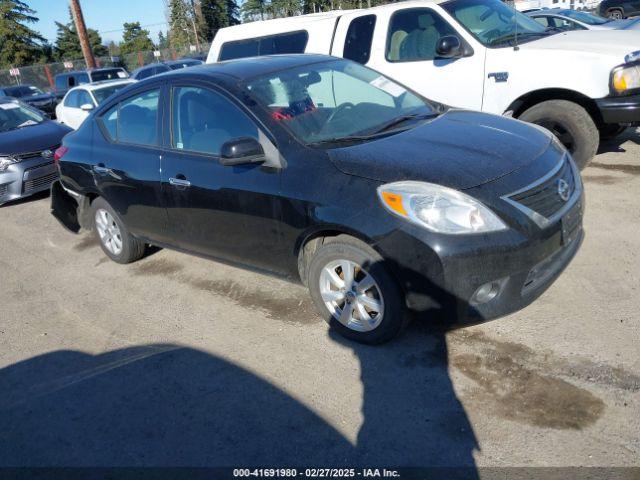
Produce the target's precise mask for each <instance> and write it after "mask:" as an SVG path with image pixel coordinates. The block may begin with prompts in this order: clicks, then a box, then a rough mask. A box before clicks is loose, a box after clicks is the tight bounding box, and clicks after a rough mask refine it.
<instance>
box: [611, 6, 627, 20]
mask: <svg viewBox="0 0 640 480" xmlns="http://www.w3.org/2000/svg"><path fill="white" fill-rule="evenodd" d="M607 17H608V18H610V19H611V20H622V19H623V18H624V14H623V13H622V10H620V9H618V8H613V9H611V10H609V11H608V12H607Z"/></svg>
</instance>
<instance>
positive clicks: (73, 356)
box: [0, 332, 477, 471]
mask: <svg viewBox="0 0 640 480" xmlns="http://www.w3.org/2000/svg"><path fill="white" fill-rule="evenodd" d="M336 340H337V341H340V342H345V341H344V340H341V339H336ZM345 345H349V346H351V348H353V352H354V354H355V355H357V356H358V358H359V360H360V365H361V378H362V383H363V388H364V399H363V406H362V413H363V416H364V423H363V425H362V427H361V428H360V432H359V435H358V440H357V444H356V445H353V444H352V443H351V442H349V441H348V440H347V439H346V438H345V437H344V436H343V435H342V434H341V433H340V432H339V431H338V430H336V429H335V428H334V427H333V426H331V425H330V424H329V423H327V421H325V420H324V419H323V418H321V417H320V416H318V415H317V414H316V413H314V412H313V411H312V410H310V409H309V408H308V407H307V406H305V405H303V404H302V403H300V402H299V401H298V400H296V399H294V398H293V397H292V396H290V395H288V394H287V393H285V392H284V391H282V390H281V389H279V388H277V387H275V386H274V385H272V384H270V383H269V382H267V381H265V380H264V379H261V378H259V377H258V376H256V375H254V374H253V373H251V372H249V371H247V370H245V369H242V368H240V367H238V366H236V365H233V364H232V363H230V362H228V361H226V360H223V359H221V358H219V357H216V356H214V355H211V354H208V353H205V352H202V351H198V350H194V349H191V348H186V347H181V346H176V345H148V346H136V347H132V348H125V349H121V350H116V351H112V352H108V353H104V354H100V355H90V354H87V353H83V352H77V351H57V352H52V353H48V354H45V355H42V356H39V357H35V358H31V359H29V360H26V361H23V362H20V363H17V364H14V365H11V366H9V367H6V368H4V369H2V370H0V391H1V392H2V396H1V397H0V432H2V434H1V438H2V442H0V465H1V466H185V465H186V466H247V465H256V466H257V465H262V466H266V465H272V466H280V467H282V466H286V465H298V466H302V465H306V466H310V465H311V466H341V465H342V466H357V465H361V466H366V465H368V466H371V465H374V466H393V465H395V466H426V465H442V466H453V465H455V466H467V467H473V465H474V459H473V456H472V452H473V450H474V449H475V448H477V442H476V439H475V436H474V433H473V431H472V429H471V426H470V424H469V421H468V419H467V416H466V414H465V411H464V409H463V407H462V405H461V404H460V402H459V401H458V399H457V397H456V394H455V392H454V390H453V388H452V384H451V381H450V379H449V374H448V366H447V348H446V343H445V341H444V336H443V335H440V334H437V333H436V334H422V333H420V332H416V333H415V334H412V335H411V338H408V339H407V341H406V342H395V343H392V344H389V345H386V346H384V347H381V348H375V347H365V346H362V345H357V344H353V343H345ZM417 351H419V352H422V356H421V357H420V359H419V362H420V365H419V368H416V365H415V364H411V365H408V364H407V359H411V358H414V357H412V355H414V354H415V352H417ZM425 351H426V352H427V355H426V356H425V355H424V352H425ZM414 363H415V362H414ZM407 369H408V370H407ZM403 370H404V371H403ZM304 381H305V382H312V383H313V382H314V379H313V378H307V379H304ZM338 381H339V379H338ZM332 394H333V393H332V392H323V393H322V395H327V396H330V395H332ZM337 403H338V404H340V402H337ZM347 405H348V402H345V409H344V411H342V412H337V413H338V414H337V415H336V416H335V417H336V418H340V417H342V416H349V415H357V414H358V411H357V410H356V411H353V412H351V411H349V409H348V407H347ZM471 471H473V470H471Z"/></svg>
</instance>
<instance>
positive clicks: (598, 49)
mask: <svg viewBox="0 0 640 480" xmlns="http://www.w3.org/2000/svg"><path fill="white" fill-rule="evenodd" d="M639 45H640V32H639V31H636V30H574V31H571V32H563V33H556V34H555V35H549V36H547V37H543V38H541V39H539V40H534V41H532V42H527V43H523V44H522V45H520V48H521V49H522V50H555V51H565V52H573V53H580V54H583V55H587V56H591V57H598V58H602V57H603V56H608V57H611V59H612V62H613V63H614V64H615V65H619V64H621V63H624V61H625V60H624V57H625V56H626V55H628V54H630V53H631V52H634V51H636V50H638V46H639Z"/></svg>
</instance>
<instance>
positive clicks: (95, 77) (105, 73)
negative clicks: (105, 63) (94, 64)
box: [91, 68, 127, 82]
mask: <svg viewBox="0 0 640 480" xmlns="http://www.w3.org/2000/svg"><path fill="white" fill-rule="evenodd" d="M119 78H127V74H126V72H125V71H124V70H122V69H121V68H113V69H109V70H96V71H95V72H91V80H92V81H93V82H103V81H105V80H117V79H119Z"/></svg>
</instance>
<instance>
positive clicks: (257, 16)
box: [240, 0, 271, 22]
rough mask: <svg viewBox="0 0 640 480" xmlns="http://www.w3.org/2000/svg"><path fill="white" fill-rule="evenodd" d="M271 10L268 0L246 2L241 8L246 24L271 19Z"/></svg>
mask: <svg viewBox="0 0 640 480" xmlns="http://www.w3.org/2000/svg"><path fill="white" fill-rule="evenodd" d="M270 9H271V5H270V3H269V2H268V0H245V1H244V3H243V4H242V7H241V8H240V13H241V14H242V19H243V20H244V21H245V22H252V21H255V20H265V19H267V18H269V17H270V15H269V12H270Z"/></svg>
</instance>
